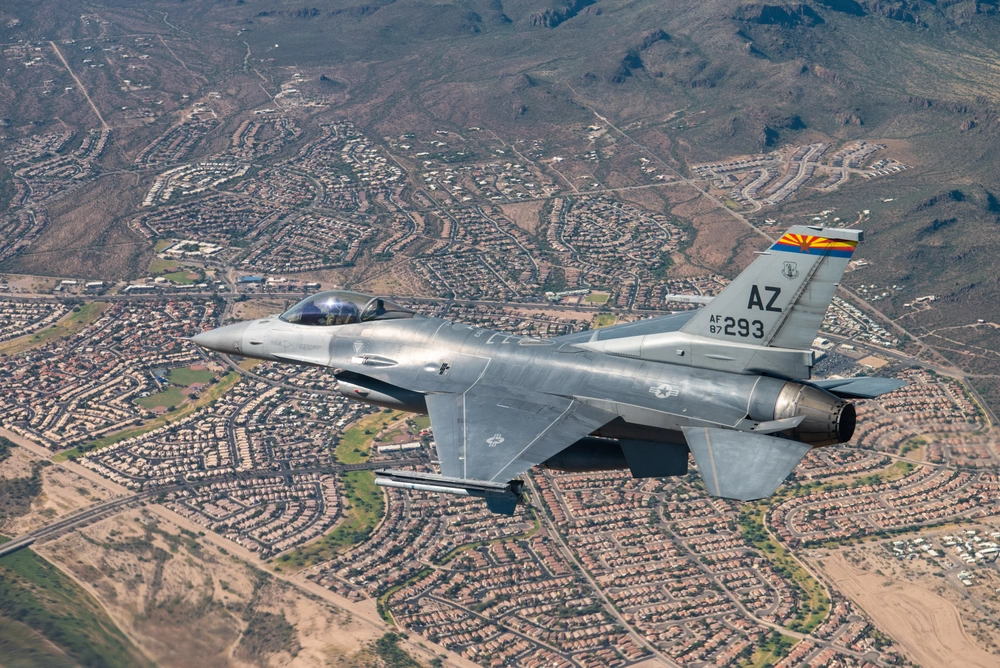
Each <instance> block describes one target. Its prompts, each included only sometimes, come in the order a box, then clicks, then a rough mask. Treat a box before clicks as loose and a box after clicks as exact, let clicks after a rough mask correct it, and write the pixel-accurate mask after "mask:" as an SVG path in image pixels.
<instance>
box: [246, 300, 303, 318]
mask: <svg viewBox="0 0 1000 668" xmlns="http://www.w3.org/2000/svg"><path fill="white" fill-rule="evenodd" d="M294 302H295V300H294V299H250V300H247V301H245V302H237V303H235V304H233V310H232V313H230V316H231V317H232V318H235V319H236V320H256V319H257V318H264V317H267V316H269V315H274V314H275V313H284V312H285V311H286V310H287V308H288V306H289V305H290V304H292V303H294Z"/></svg>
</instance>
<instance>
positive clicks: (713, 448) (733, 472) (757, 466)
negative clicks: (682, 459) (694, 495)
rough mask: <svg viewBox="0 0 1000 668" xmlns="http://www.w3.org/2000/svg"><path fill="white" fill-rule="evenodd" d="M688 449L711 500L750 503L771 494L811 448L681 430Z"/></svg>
mask: <svg viewBox="0 0 1000 668" xmlns="http://www.w3.org/2000/svg"><path fill="white" fill-rule="evenodd" d="M684 437H685V438H686V439H687V442H688V448H690V449H691V454H692V455H693V456H694V461H695V462H696V463H697V464H698V470H699V471H701V477H702V478H703V479H704V481H705V487H706V489H707V490H708V493H709V494H711V495H712V496H721V497H723V498H726V499H737V500H739V501H753V500H754V499H762V498H764V497H767V496H771V495H772V494H774V491H775V490H776V489H778V485H780V484H781V483H782V482H783V481H784V480H785V478H787V477H788V474H789V473H791V472H792V470H793V469H794V468H795V466H796V465H797V464H798V463H799V462H800V461H801V460H802V458H803V457H805V456H806V453H807V452H809V450H810V449H811V447H812V446H809V445H806V444H805V443H799V442H798V441H789V440H787V439H784V438H776V437H774V436H765V435H763V434H754V433H750V432H743V431H732V430H730V429H711V428H707V427H684Z"/></svg>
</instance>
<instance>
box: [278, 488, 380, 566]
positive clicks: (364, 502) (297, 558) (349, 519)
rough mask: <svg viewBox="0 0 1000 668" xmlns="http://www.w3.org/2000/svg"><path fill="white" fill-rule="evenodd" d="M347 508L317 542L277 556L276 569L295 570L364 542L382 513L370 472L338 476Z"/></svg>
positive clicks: (324, 559) (378, 495)
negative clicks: (328, 531)
mask: <svg viewBox="0 0 1000 668" xmlns="http://www.w3.org/2000/svg"><path fill="white" fill-rule="evenodd" d="M339 482H340V484H341V486H342V487H343V490H344V494H345V496H346V497H347V503H348V505H349V507H347V508H345V510H344V521H343V522H341V523H340V524H338V525H337V526H336V528H334V530H333V531H331V532H330V533H328V534H326V535H325V536H323V537H322V538H320V539H319V540H317V541H316V542H313V543H310V544H308V545H304V546H302V547H300V548H297V549H295V550H293V551H291V552H289V553H287V554H283V555H281V556H280V557H278V560H277V563H276V564H275V566H274V569H275V570H281V571H284V570H293V571H297V570H300V569H302V568H305V567H306V566H311V565H312V564H318V563H320V562H322V561H327V560H328V559H332V558H333V557H334V556H336V555H337V554H338V553H340V552H343V551H344V550H345V549H347V548H350V547H351V546H353V545H357V544H358V543H362V542H364V541H365V540H366V539H367V538H368V536H370V535H371V532H372V529H374V528H375V525H376V524H378V523H379V520H381V519H382V516H383V515H385V502H384V501H383V498H382V490H381V489H380V488H379V487H378V486H377V485H376V484H375V474H374V473H372V472H371V471H347V472H346V473H344V474H342V475H341V476H340V478H339Z"/></svg>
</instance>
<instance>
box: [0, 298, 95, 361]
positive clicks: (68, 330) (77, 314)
mask: <svg viewBox="0 0 1000 668" xmlns="http://www.w3.org/2000/svg"><path fill="white" fill-rule="evenodd" d="M109 306H110V304H108V303H107V302H89V303H87V304H82V305H80V306H78V307H76V308H74V309H73V310H72V311H70V312H69V313H68V314H66V315H65V316H63V317H62V318H61V319H60V320H59V321H58V322H57V323H56V324H54V325H52V326H51V327H47V328H46V329H43V330H41V331H39V332H35V333H34V334H31V335H29V336H21V337H18V338H16V339H11V340H10V341H6V342H4V343H3V344H0V353H5V354H7V355H16V354H17V353H23V352H24V351H26V350H31V349H32V348H38V347H39V346H43V345H45V344H46V343H49V342H51V341H55V340H57V339H62V338H65V337H67V336H71V335H73V334H76V333H77V332H79V331H80V330H82V329H83V328H84V327H86V326H87V325H90V324H93V323H94V322H95V321H96V320H97V319H98V318H100V317H101V314H102V313H104V311H106V310H107V308H108V307H109Z"/></svg>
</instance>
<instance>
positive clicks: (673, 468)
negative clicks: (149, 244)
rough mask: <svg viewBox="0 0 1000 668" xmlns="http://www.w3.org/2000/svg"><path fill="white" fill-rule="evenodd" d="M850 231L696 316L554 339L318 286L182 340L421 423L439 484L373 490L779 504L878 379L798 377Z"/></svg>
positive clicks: (413, 481)
mask: <svg viewBox="0 0 1000 668" xmlns="http://www.w3.org/2000/svg"><path fill="white" fill-rule="evenodd" d="M860 240H861V232H860V231H858V230H850V229H835V228H822V227H812V226H808V227H806V226H796V227H792V228H791V229H790V230H789V231H788V233H787V234H785V235H784V236H782V237H781V238H780V239H779V240H778V241H777V242H776V243H775V244H774V245H772V246H771V247H770V248H769V249H768V250H766V251H763V252H761V253H760V254H759V257H757V259H756V260H754V262H753V263H752V264H751V265H750V266H749V267H748V268H747V270H746V271H744V272H743V273H742V274H740V275H739V276H738V277H737V278H736V280H734V281H733V282H732V283H731V284H730V285H728V286H727V287H726V288H725V289H724V290H723V291H722V292H721V293H720V294H719V295H718V296H717V297H715V298H714V299H712V300H711V301H710V302H709V303H708V304H707V305H706V306H705V307H704V308H701V309H698V310H696V311H688V312H682V313H676V314H673V315H667V316H662V317H658V318H651V319H648V320H641V321H638V322H632V323H627V324H622V325H618V326H615V327H609V328H605V329H598V330H594V331H586V332H578V333H576V334H570V335H566V336H559V337H555V338H552V339H537V338H531V337H526V336H516V335H512V334H504V333H501V332H495V331H493V330H489V329H483V328H480V327H473V326H471V325H465V324H461V323H457V322H451V321H448V320H443V319H440V318H433V317H426V316H423V315H420V314H418V313H414V312H413V311H411V310H409V309H407V308H404V307H402V306H400V305H398V304H394V303H393V302H391V301H389V300H387V299H383V298H380V297H374V298H373V297H370V296H366V295H361V294H357V293H353V292H345V291H332V292H321V293H318V294H315V295H313V296H311V297H309V298H308V299H305V300H303V301H301V302H299V303H298V304H296V305H295V306H293V307H292V308H291V309H290V310H288V311H287V312H285V313H283V314H281V315H280V316H276V317H269V318H263V319H260V320H252V321H248V322H241V323H238V324H234V325H228V326H225V327H220V328H219V329H214V330H211V331H207V332H204V333H202V334H199V335H197V336H195V337H194V339H193V340H194V341H195V343H197V344H198V345H200V346H203V347H205V348H208V349H211V350H215V351H218V352H221V353H228V354H236V355H242V356H244V357H255V358H258V359H264V360H274V361H277V362H288V363H291V364H302V365H309V366H322V367H330V368H331V369H333V370H334V371H333V373H334V374H335V375H336V378H337V389H338V391H339V392H341V393H342V394H343V395H344V396H345V397H349V398H351V399H356V400H358V401H363V402H367V403H369V404H374V405H376V406H382V407H388V408H394V409H402V410H405V411H412V412H414V413H425V414H427V415H429V416H430V420H431V427H432V429H433V432H434V440H435V442H436V446H437V453H438V458H439V460H440V464H441V474H440V475H433V474H428V473H419V472H413V471H397V470H379V471H376V482H377V483H378V484H380V485H383V486H388V487H400V488H404V489H412V490H424V491H431V492H444V493H451V494H459V495H465V496H476V497H482V498H484V499H485V500H486V503H487V505H488V506H489V508H490V509H491V510H492V511H494V512H497V513H504V514H508V515H509V514H512V513H513V512H514V510H515V506H516V504H517V502H518V501H519V500H520V498H521V491H522V484H523V483H522V481H521V480H519V479H518V476H519V475H520V474H521V473H523V472H524V471H526V470H527V469H529V468H531V467H533V466H543V467H548V468H550V469H556V470H562V471H576V472H582V471H599V470H608V469H628V470H629V471H631V473H632V475H633V476H635V477H637V478H647V477H655V478H658V477H664V476H679V475H685V474H686V473H687V471H688V453H690V454H691V455H692V456H693V457H694V460H695V462H696V463H697V465H698V470H699V471H700V472H701V475H702V477H703V479H704V481H705V487H706V489H707V490H708V493H709V494H712V495H714V496H720V497H725V498H729V499H740V500H743V501H748V500H751V499H758V498H762V497H766V496H769V495H771V494H772V493H774V491H775V490H776V489H777V487H778V485H780V484H781V482H782V481H783V480H784V479H785V478H786V477H787V476H788V474H789V473H791V471H792V469H794V468H795V466H796V464H798V462H799V461H800V460H801V459H802V457H804V456H805V454H806V453H807V452H809V450H810V449H811V448H814V447H820V446H826V445H833V444H836V443H844V442H846V441H848V440H849V439H850V438H851V435H852V434H853V433H854V423H855V410H854V406H853V405H852V404H851V403H849V402H847V401H845V399H851V398H868V397H875V396H878V395H880V394H883V393H886V392H891V391H892V390H895V389H897V388H899V387H901V386H902V385H904V383H902V382H900V381H897V380H893V379H886V378H851V379H843V380H820V381H810V380H809V379H810V376H811V371H812V366H813V359H814V358H813V352H812V350H811V349H810V346H811V344H812V342H813V339H814V338H815V336H816V334H817V332H818V330H819V327H820V324H821V323H822V320H823V316H824V314H825V313H826V309H827V307H828V306H829V304H830V301H831V299H832V298H833V294H834V291H835V290H836V287H837V283H838V281H840V278H841V276H842V275H843V273H844V269H845V268H846V266H847V263H848V261H849V259H850V257H851V254H852V253H853V252H854V248H855V246H857V244H858V242H859V241H860Z"/></svg>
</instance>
